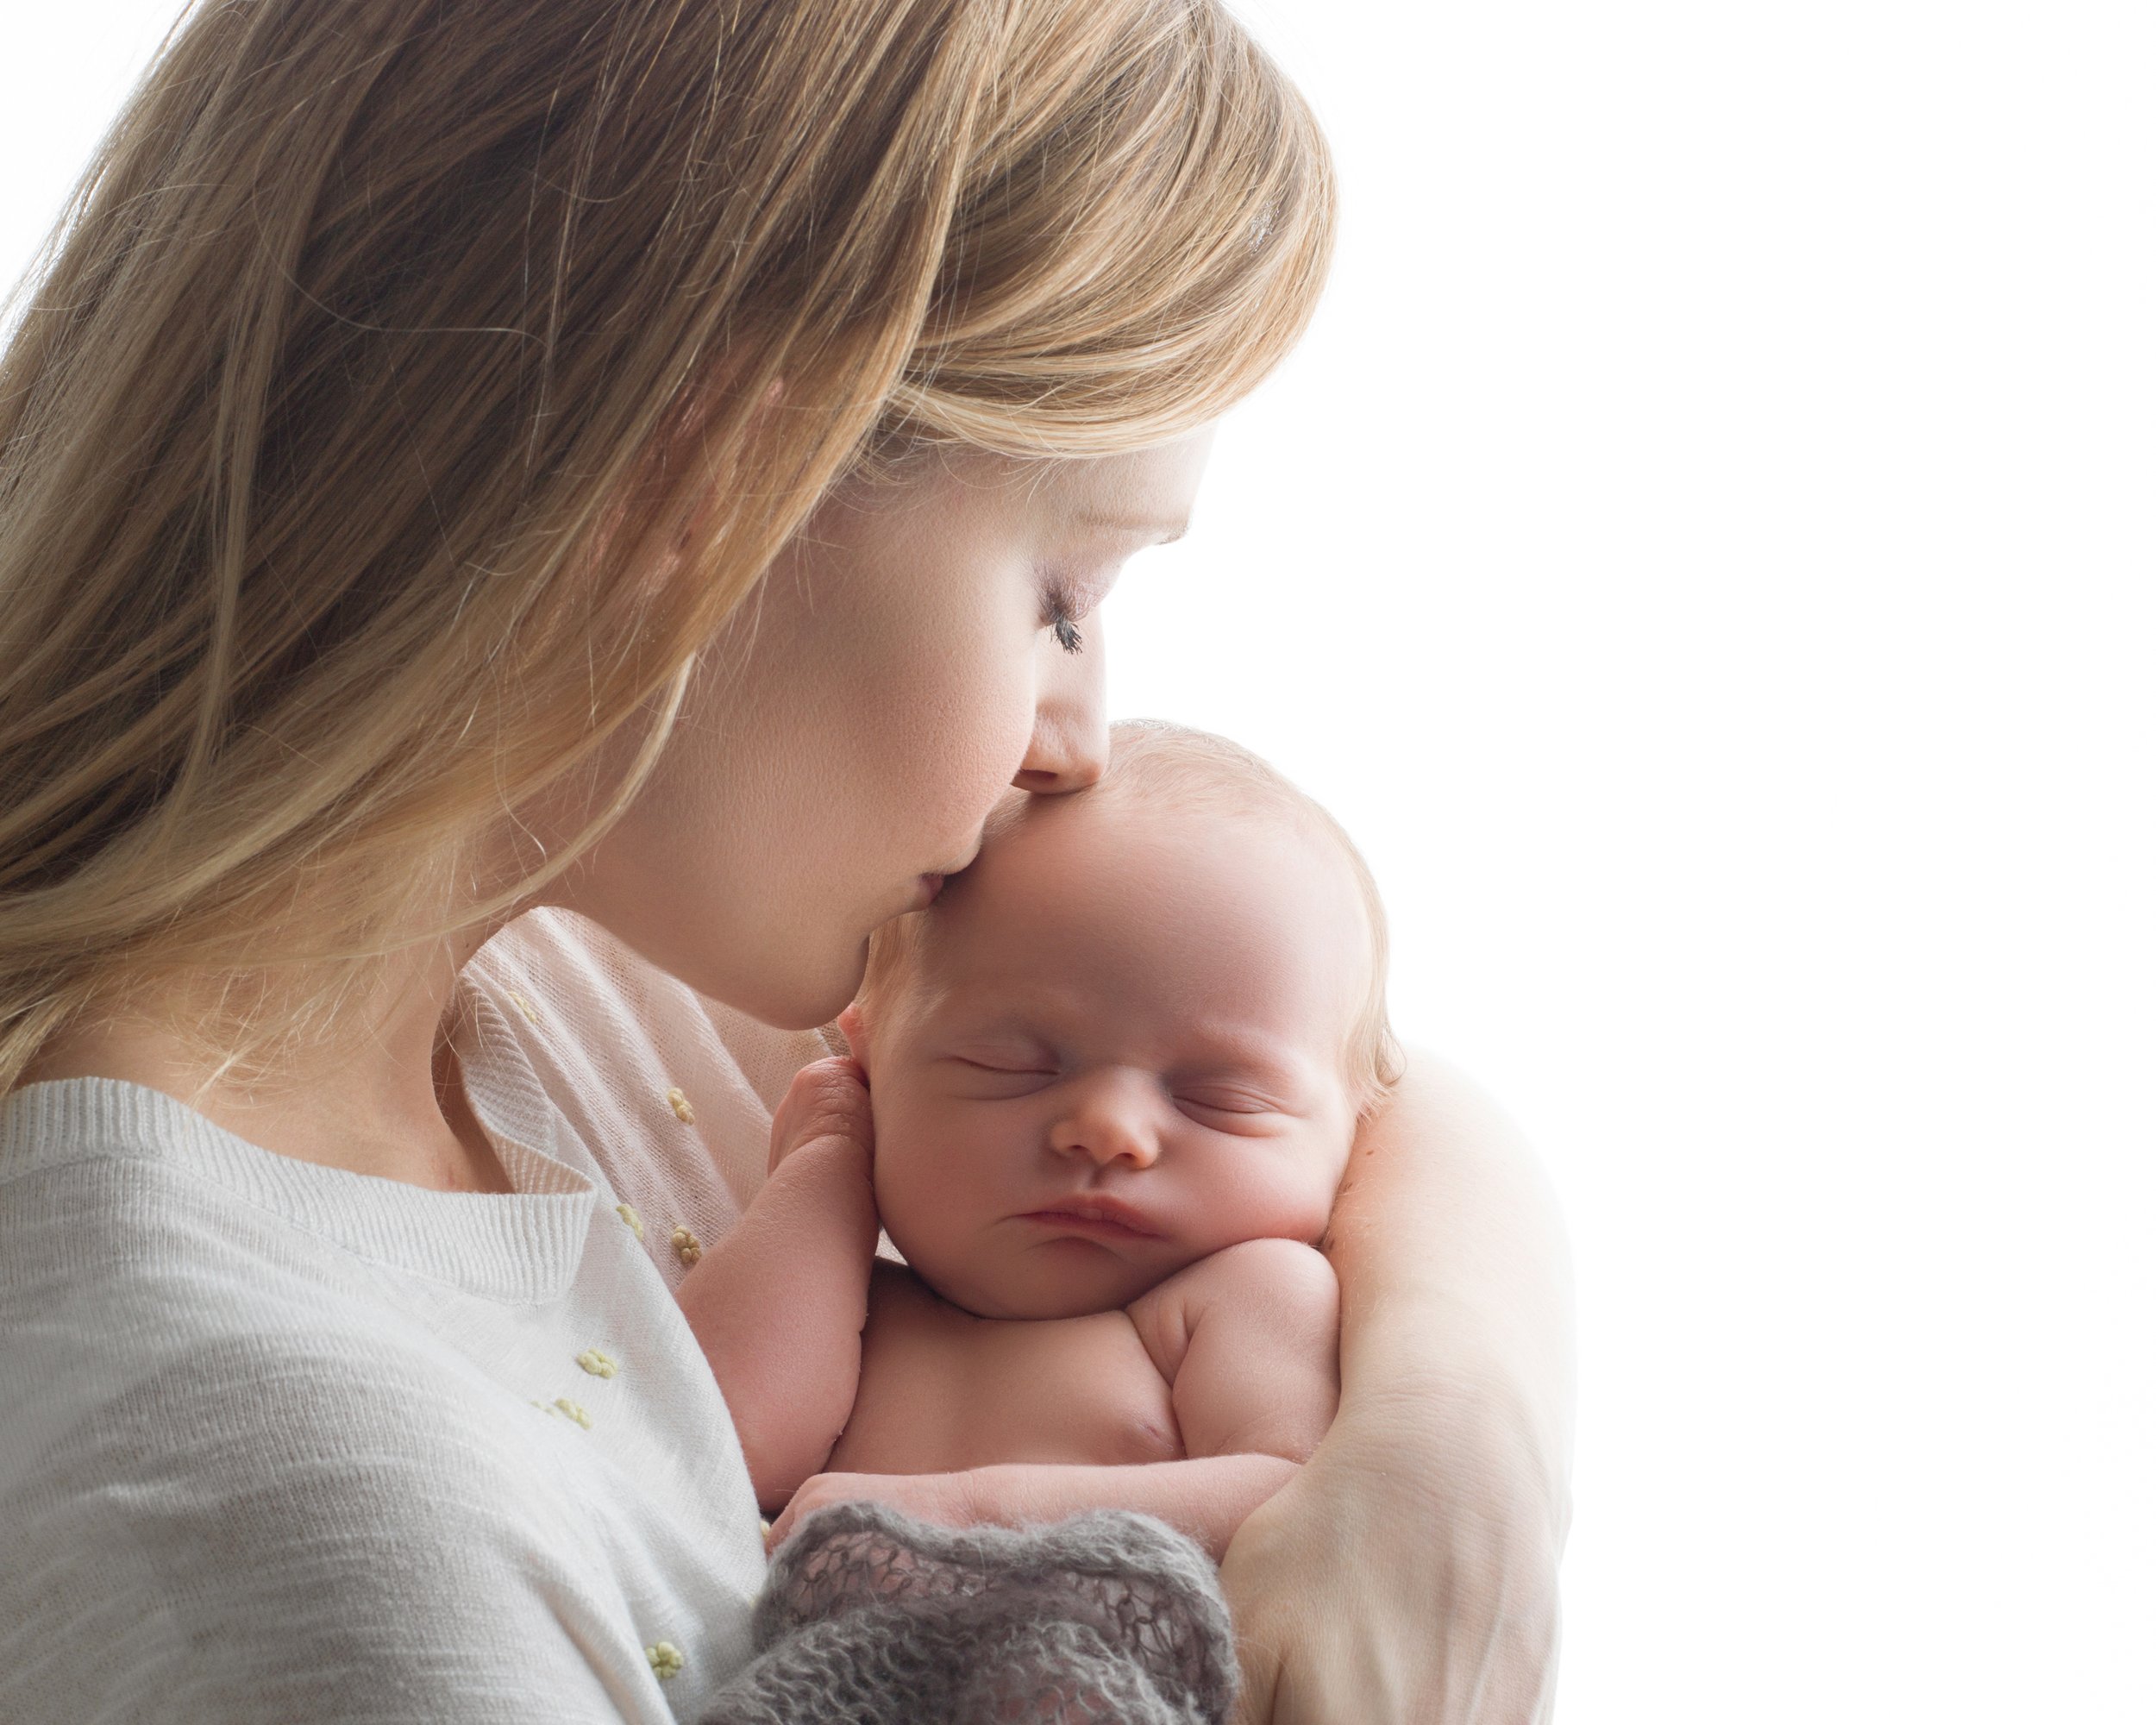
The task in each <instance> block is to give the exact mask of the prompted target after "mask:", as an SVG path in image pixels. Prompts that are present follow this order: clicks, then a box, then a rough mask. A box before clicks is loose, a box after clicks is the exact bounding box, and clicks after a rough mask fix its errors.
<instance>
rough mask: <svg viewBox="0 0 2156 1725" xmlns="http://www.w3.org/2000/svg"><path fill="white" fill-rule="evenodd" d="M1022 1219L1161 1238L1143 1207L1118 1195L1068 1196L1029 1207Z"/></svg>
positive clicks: (1107, 1234)
mask: <svg viewBox="0 0 2156 1725" xmlns="http://www.w3.org/2000/svg"><path fill="white" fill-rule="evenodd" d="M1019 1220H1021V1221H1027V1222H1038V1223H1040V1224H1041V1225H1042V1226H1044V1227H1050V1228H1058V1229H1062V1230H1065V1231H1068V1232H1069V1233H1081V1234H1089V1235H1091V1236H1093V1237H1094V1239H1124V1240H1131V1239H1160V1238H1161V1231H1160V1230H1159V1229H1158V1228H1156V1227H1155V1226H1153V1225H1152V1223H1151V1222H1150V1220H1148V1219H1147V1217H1146V1215H1145V1213H1144V1211H1143V1210H1140V1209H1138V1208H1135V1207H1134V1206H1132V1205H1130V1204H1125V1203H1123V1202H1121V1201H1119V1200H1117V1199H1114V1198H1068V1199H1065V1200H1064V1201H1062V1203H1060V1204H1057V1205H1056V1206H1054V1207H1053V1208H1050V1209H1045V1210H1028V1211H1027V1212H1026V1213H1025V1214H1024V1215H1023V1216H1021V1217H1020V1218H1019Z"/></svg>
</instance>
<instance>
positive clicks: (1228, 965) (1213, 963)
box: [866, 793, 1369, 1318]
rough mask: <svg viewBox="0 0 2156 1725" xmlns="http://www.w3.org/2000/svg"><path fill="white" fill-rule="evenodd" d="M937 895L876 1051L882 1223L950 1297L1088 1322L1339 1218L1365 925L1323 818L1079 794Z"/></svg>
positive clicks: (872, 1047)
mask: <svg viewBox="0 0 2156 1725" xmlns="http://www.w3.org/2000/svg"><path fill="white" fill-rule="evenodd" d="M933 914H934V925H933V927H932V929H931V931H929V932H928V936H927V938H926V939H925V941H924V944H923V948H922V950H920V951H919V952H918V954H917V955H916V956H915V957H914V960H913V962H912V965H911V967H910V969H909V971H908V973H907V974H906V975H905V976H904V977H902V978H901V979H899V982H897V985H896V986H895V987H894V988H893V989H892V990H891V991H890V992H889V994H888V997H887V999H886V1000H884V1001H883V1002H882V1003H881V1006H880V1007H878V1008H877V1011H876V1019H875V1021H874V1022H871V1023H869V1024H868V1026H866V1032H867V1041H868V1059H867V1064H868V1082H869V1089H870V1093H871V1095H872V1096H873V1097H874V1104H875V1125H876V1151H875V1177H876V1199H877V1202H878V1204H879V1206H880V1207H881V1211H882V1215H883V1221H884V1226H886V1228H887V1229H888V1230H889V1232H890V1234H891V1237H892V1239H893V1241H894V1242H896V1243H897V1245H898V1246H899V1250H900V1251H903V1252H904V1253H905V1254H906V1259H907V1261H908V1262H909V1263H910V1264H912V1266H913V1267H914V1269H915V1270H918V1272H919V1273H920V1274H921V1275H922V1276H923V1277H924V1278H926V1280H927V1281H928V1282H929V1283H930V1284H931V1286H932V1287H934V1288H935V1289H937V1291H938V1292H939V1293H941V1294H942V1295H943V1296H944V1297H945V1298H946V1299H949V1300H951V1301H953V1302H956V1304H958V1305H960V1306H962V1307H964V1308H967V1309H968V1310H969V1311H972V1312H975V1313H978V1314H981V1315H982V1316H985V1317H1003V1318H1055V1317H1069V1316H1075V1315H1077V1314H1081V1313H1086V1312H1096V1311H1106V1310H1111V1309H1113V1308H1118V1307H1121V1306H1125V1305H1127V1304H1129V1303H1130V1302H1131V1301H1132V1300H1134V1299H1136V1298H1137V1297H1138V1295H1140V1294H1141V1293H1143V1292H1144V1290H1145V1289H1148V1288H1150V1287H1152V1286H1153V1285H1154V1284H1155V1283H1158V1282H1160V1281H1162V1280H1163V1279H1164V1278H1165V1277H1169V1276H1171V1275H1173V1274H1174V1273H1175V1271H1176V1270H1181V1268H1183V1267H1184V1266H1185V1265H1186V1264H1193V1263H1195V1262H1196V1261H1197V1260H1198V1259H1199V1258H1203V1257H1206V1255H1207V1254H1209V1253H1211V1252H1214V1251H1219V1250H1220V1249H1221V1248H1222V1247H1224V1246H1227V1245H1234V1244H1235V1243H1236V1242H1238V1241H1239V1240H1245V1239H1258V1238H1262V1237H1267V1236H1271V1237H1278V1238H1284V1239H1300V1240H1308V1241H1314V1240H1316V1239H1317V1238H1318V1237H1319V1234H1320V1233H1322V1232H1323V1231H1324V1228H1325V1226H1326V1218H1327V1216H1328V1214H1330V1212H1331V1209H1332V1198H1333V1194H1334V1191H1335V1189H1337V1188H1338V1184H1339V1181H1340V1176H1341V1172H1342V1170H1344V1167H1345V1165H1346V1160H1347V1152H1348V1148H1349V1145H1350V1142H1351V1139H1352V1138H1353V1135H1354V1128H1355V1109H1354V1105H1353V1102H1352V1101H1351V1096H1350V1094H1349V1088H1348V1084H1347V1082H1346V1078H1345V1074H1344V1067H1343V1048H1344V1042H1345V1039H1346V1033H1347V1029H1348V1026H1350V1024H1351V1022H1352V1020H1353V1018H1354V1015H1355V1013H1356V1010H1357V1007H1358V1005H1359V1004H1360V1000H1361V997H1362V994H1363V988H1364V987H1365V986H1366V978H1367V975H1368V972H1367V964H1368V952H1369V934H1368V931H1367V930H1366V928H1365V926H1364V922H1363V910H1362V906H1361V902H1360V900H1359V898H1358V896H1357V893H1356V890H1355V888H1354V886H1353V884H1352V882H1351V878H1350V876H1349V875H1348V872H1347V870H1346V869H1345V868H1344V866H1343V865H1342V864H1341V862H1339V861H1338V858H1337V856H1334V855H1332V853H1331V852H1330V850H1329V848H1328V847H1327V846H1326V845H1325V844H1324V843H1323V842H1322V841H1321V840H1319V839H1316V838H1313V837H1304V836H1303V835H1301V834H1300V833H1299V832H1297V831H1294V830H1293V829H1292V828H1291V827H1290V826H1288V825H1287V824H1286V823H1285V822H1282V821H1274V820H1266V821H1258V820H1255V819H1225V818H1221V819H1213V818H1206V819H1200V818H1194V817H1183V816H1178V817H1175V819H1163V818H1162V817H1161V816H1160V815H1159V814H1157V813H1156V812H1150V811H1148V810H1147V809H1146V808H1145V807H1144V806H1143V805H1135V806H1133V805H1126V804H1125V803H1124V801H1123V800H1121V799H1120V798H1116V797H1104V796H1095V795H1092V794H1089V793H1080V794H1079V795H1077V796H1075V797H1071V798H1069V799H1061V798H1059V799H1056V800H1054V801H1053V802H1050V803H1037V804H1035V805H1034V806H1033V808H1032V810H1031V812H1030V813H1029V815H1028V817H1027V818H1026V819H1024V820H1023V821H1021V822H1020V823H1019V824H1018V825H1017V826H1016V827H1015V828H1014V829H1012V831H1009V832H1007V833H1006V834H1004V835H1003V836H1002V837H1000V838H998V839H996V840H995V841H993V842H992V843H991V844H989V846H988V848H987V850H985V851H984V852H983V854H982V856H981V859H980V861H979V862H976V863H975V865H974V866H973V867H972V868H971V869H968V871H967V872H966V874H965V875H962V876H960V877H958V878H957V879H956V880H954V881H952V883H951V885H950V888H948V889H947V891H946V894H945V898H944V901H943V903H941V904H939V905H938V906H937V908H936V911H935V912H934V913H933Z"/></svg>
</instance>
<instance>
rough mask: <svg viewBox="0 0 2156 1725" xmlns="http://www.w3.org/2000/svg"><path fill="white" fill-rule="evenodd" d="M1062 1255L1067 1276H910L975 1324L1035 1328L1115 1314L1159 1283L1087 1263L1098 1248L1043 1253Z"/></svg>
mask: <svg viewBox="0 0 2156 1725" xmlns="http://www.w3.org/2000/svg"><path fill="white" fill-rule="evenodd" d="M1047 1250H1048V1251H1056V1252H1066V1251H1067V1253H1068V1255H1069V1257H1070V1258H1073V1259H1074V1260H1075V1262H1074V1263H1073V1264H1071V1265H1070V1266H1069V1273H1064V1274H1058V1273H1057V1270H1058V1269H1059V1268H1061V1266H1058V1265H1056V1264H1049V1263H1039V1264H1033V1265H1029V1266H1026V1267H1025V1270H1023V1271H1020V1270H1016V1269H1013V1270H1005V1271H1002V1272H1000V1273H998V1272H995V1271H989V1270H978V1269H971V1270H968V1269H959V1268H955V1267H946V1266H940V1265H936V1264H926V1265H924V1264H912V1266H911V1267H912V1271H913V1273H914V1274H915V1275H916V1276H918V1277H920V1278H921V1280H922V1281H923V1282H924V1283H927V1284H928V1286H929V1288H930V1289H931V1290H932V1291H933V1292H934V1293H935V1295H937V1298H938V1299H940V1300H942V1301H943V1302H944V1303H945V1304H947V1305H951V1306H956V1307H957V1308H958V1309H959V1310H960V1311H962V1312H970V1313H971V1314H973V1315H974V1316H975V1317H976V1318H1001V1319H1006V1320H1012V1319H1017V1320H1026V1321H1029V1322H1037V1321H1039V1320H1044V1319H1050V1318H1086V1317H1091V1316H1092V1315H1093V1314H1095V1313H1096V1312H1119V1311H1121V1310H1122V1309H1123V1308H1125V1306H1127V1305H1129V1304H1130V1303H1131V1301H1133V1300H1135V1299H1137V1298H1138V1295H1141V1294H1143V1293H1144V1292H1145V1291H1146V1289H1149V1288H1151V1287H1152V1286H1154V1285H1155V1283H1157V1282H1159V1281H1160V1280H1161V1279H1162V1278H1161V1277H1158V1276H1154V1275H1150V1274H1147V1273H1144V1272H1140V1271H1138V1270H1131V1268H1130V1267H1129V1266H1128V1265H1124V1266H1121V1267H1122V1269H1123V1270H1124V1271H1125V1273H1124V1274H1122V1275H1117V1274H1115V1273H1113V1270H1112V1268H1111V1266H1109V1265H1106V1264H1098V1263H1087V1262H1086V1261H1085V1258H1086V1255H1087V1254H1089V1253H1093V1252H1096V1251H1099V1250H1100V1248H1098V1247H1096V1246H1093V1245H1089V1244H1087V1242H1085V1241H1081V1240H1069V1241H1063V1242H1059V1243H1057V1245H1055V1246H1051V1247H1050V1248H1048V1249H1047Z"/></svg>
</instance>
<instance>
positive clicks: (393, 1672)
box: [0, 911, 824, 1725]
mask: <svg viewBox="0 0 2156 1725" xmlns="http://www.w3.org/2000/svg"><path fill="white" fill-rule="evenodd" d="M463 981H464V987H465V988H466V990H467V993H468V994H469V996H470V998H471V1000H472V1006H473V1011H472V1013H470V1014H469V1015H468V1016H469V1019H470V1021H471V1028H470V1029H469V1031H468V1032H467V1034H465V1036H464V1037H463V1038H461V1042H460V1050H459V1051H460V1053H461V1056H462V1058H463V1062H464V1070H465V1082H466V1088H467V1091H468V1093H469V1095H470V1097H471V1101H472V1103H473V1108H474V1110H475V1112H476V1113H478V1115H479V1119H480V1120H481V1122H482V1123H483V1124H484V1125H485V1126H486V1129H487V1132H488V1133H489V1135H490V1137H492V1139H493V1142H494V1145H495V1147H496V1149H497V1151H498V1153H499V1155H500V1157H501V1160H502V1164H503V1166H504V1167H505V1169H506V1170H508V1172H509V1175H510V1176H511V1179H512V1181H513V1182H515V1186H516V1190H515V1191H514V1192H513V1193H511V1194H505V1195H475V1194H460V1193H442V1192H430V1191H425V1190H423V1189H419V1188H417V1187H412V1186H407V1185H403V1184H400V1183H398V1182H393V1181H386V1180H379V1179H374V1178H371V1177H368V1176H362V1175H355V1174H350V1173H347V1172H344V1171H342V1170H336V1169H329V1168H321V1167H317V1166H315V1165H313V1164H307V1163H302V1162H298V1161H296V1160H293V1159H291V1158H289V1157H281V1156H278V1155H275V1154H273V1153H272V1152H270V1151H265V1150H262V1149H260V1148H258V1147H257V1146H255V1145H250V1144H248V1143H247V1142H245V1141H244V1140H242V1139H241V1138H236V1137H235V1136H233V1135H232V1134H231V1133H229V1132H224V1131H222V1130H221V1129H220V1128H218V1127H217V1126H214V1125H212V1124H211V1123H210V1121H209V1120H206V1119H204V1117H203V1116H202V1115H200V1114H198V1113H195V1112H194V1111H193V1110H191V1109H190V1108H188V1107H185V1105H183V1104H182V1103H180V1102H179V1101H176V1100H174V1099H173V1098H172V1097H169V1096H166V1095H162V1094H160V1092H157V1091H154V1090H150V1089H146V1088H142V1087H141V1086H138V1085H134V1084H128V1083H124V1082H120V1081H117V1080H114V1079H104V1078H83V1079H68V1080H64V1081H60V1082H52V1083H41V1084H34V1085H30V1086H28V1087H27V1088H23V1089H21V1090H18V1091H16V1092H15V1093H13V1094H11V1095H9V1096H7V1097H6V1098H5V1099H4V1100H0V1540H4V1542H5V1558H4V1560H0V1719H5V1720H7V1721H8V1722H9V1725H60V1722H63V1721H64V1722H66V1725H92V1722H99V1721H121V1720H136V1719H142V1720H148V1719H156V1720H160V1721H164V1720H185V1721H188V1722H191V1725H195V1722H199V1725H239V1722H248V1725H254V1722H260V1725H270V1722H273V1721H275V1722H285V1721H297V1720H305V1721H309V1722H313V1725H348V1722H352V1725H356V1722H360V1721H368V1722H384V1725H390V1722H395V1725H417V1722H442V1725H451V1722H454V1725H492V1722H502V1725H510V1722H514V1725H532V1722H535V1721H546V1722H549V1725H552V1722H562V1725H571V1722H573V1725H600V1722H605V1725H615V1722H618V1721H624V1720H626V1721H634V1722H636V1725H647V1722H649V1725H658V1722H665V1721H671V1720H674V1719H676V1718H681V1719H694V1718H695V1717H697V1716H698V1715H699V1713H700V1712H701V1710H702V1707H703V1703H704V1701H705V1697H708V1696H709V1695H710V1693H711V1691H713V1690H714V1689H715V1688H716V1687H717V1686H718V1684H719V1683H721V1682H722V1681H723V1680H724V1678H726V1677H727V1676H728V1675H729V1674H730V1673H731V1672H733V1671H734V1670H736V1668H737V1667H738V1666H739V1665H741V1664H742V1663H743V1661H744V1660H745V1659H746V1658H747V1656H748V1650H749V1648H748V1614H749V1605H750V1603H751V1601H752V1599H753V1597H754V1596H755V1591H756V1590H757V1587H758V1585H759V1584H760V1583H761V1578H762V1576H763V1569H764V1563H763V1554H762V1547H761V1540H760V1538H759V1534H758V1523H757V1516H756V1507H755V1502H754V1499H753V1496H752V1494H751V1492H750V1490H749V1479H748V1475H747V1472H746V1471H745V1470H744V1468H743V1464H742V1458H741V1450H740V1446H739V1445H738V1444H737V1442H736V1440H735V1437H734V1433H733V1430H732V1427H731V1425H730V1422H729V1421H728V1420H727V1418H726V1413H725V1408H724V1403H723V1402H722V1401H721V1399H720V1396H719V1393H718V1389H717V1387H716V1385H715V1384H714V1383H712V1380H711V1374H710V1372H709V1371H708V1370H707V1369H706V1367H705V1363H704V1359H703V1357H702V1355H701V1353H700V1352H699V1350H698V1348H697V1346H696V1343H695V1340H694V1339H693V1337H692V1336H691V1334H690V1333H689V1330H688V1327H687V1326H686V1324H685V1323H684V1322H683V1320H682V1319H681V1316H680V1312H679V1310H678V1309H677V1308H676V1307H675V1305H674V1299H673V1289H674V1285H675V1284H676V1283H679V1281H680V1278H681V1277H682V1276H683V1275H684V1274H685V1273H686V1267H687V1265H688V1264H690V1263H692V1262H693V1261H694V1258H695V1257H696V1255H697V1253H698V1251H699V1249H700V1247H701V1245H702V1244H703V1243H704V1242H706V1241H708V1240H710V1239H713V1238H715V1237H716V1236H717V1235H718V1233H720V1232H722V1231H723V1230H724V1228H725V1227H726V1226H728V1225H729V1224H730V1222H731V1220H733V1218H734V1216H735V1215H736V1214H738V1209H739V1207H740V1205H742V1204H743V1203H745V1202H746V1201H747V1200H748V1198H749V1195H750V1194H751V1193H752V1192H753V1190H754V1188H755V1184H756V1182H758V1181H759V1180H761V1176H762V1170H763V1162H764V1156H765V1147H766V1140H767V1138H768V1133H769V1129H770V1111H771V1108H772V1107H774V1105H775V1103H776V1101H777V1100H778V1097H779V1096H780V1095H782V1094H783V1092H784V1090H785V1087H786V1085H787V1082H788V1080H789V1079H790V1077H791V1076H792V1074H793V1071H794V1069H796V1068H798V1067H799V1065H800V1064H801V1063H803V1062H805V1061H806V1060H809V1059H812V1058H814V1057H817V1056H818V1055H819V1054H821V1053H822V1052H823V1051H824V1050H823V1047H822V1044H820V1043H819V1042H818V1039H817V1038H816V1037H815V1036H814V1034H813V1033H804V1034H793V1033H787V1032H776V1031H772V1030H769V1029H768V1028H766V1027H764V1026H759V1025H755V1024H754V1023H752V1022H750V1021H749V1020H748V1019H743V1018H742V1017H740V1016H739V1015H737V1014H735V1013H730V1012H728V1011H727V1010H725V1009H724V1008H722V1007H715V1006H714V1005H713V1004H712V1003H711V1002H709V1001H706V1000H703V999H701V998H700V997H699V996H698V995H696V994H693V992H691V991H690V990H688V989H687V988H683V987H681V986H680V984H678V983H675V982H672V981H671V980H670V979H668V978H667V977H666V976H664V975H661V973H659V972H658V971H656V970H655V969H653V968H652V967H651V966H650V965H649V964H648V963H644V962H643V961H642V960H641V959H639V958H637V957H635V955H633V954H631V953H630V952H629V951H627V950H625V949H624V948H623V947H621V946H620V945H619V944H617V943H616V942H614V941H613V940H611V938H609V937H607V936H606V935H605V933H604V932H603V931H600V930H599V928H598V927H597V926H596V925H592V924H591V923H589V922H586V921H585V920H583V919H580V918H577V917H574V916H572V915H570V914H568V913H561V912H551V911H540V912H535V913H530V914H529V915H527V916H525V917H523V918H522V919H519V920H518V921H517V922H516V923H514V924H512V925H511V926H510V927H509V928H507V929H505V930H504V931H503V932H502V933H501V934H500V935H498V937H496V938H495V939H494V940H493V941H492V942H491V943H489V944H488V945H487V947H486V949H485V950H484V951H482V952H481V953H480V954H479V957H477V958H476V959H474V960H473V963H472V964H471V966H470V967H469V968H468V969H467V971H466V972H465V975H464V979H463Z"/></svg>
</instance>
